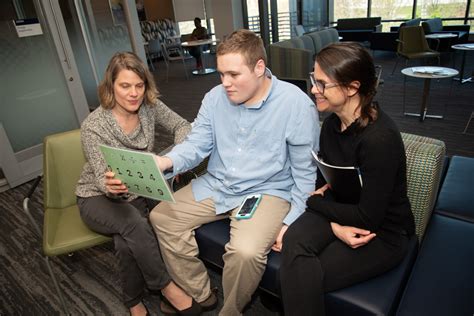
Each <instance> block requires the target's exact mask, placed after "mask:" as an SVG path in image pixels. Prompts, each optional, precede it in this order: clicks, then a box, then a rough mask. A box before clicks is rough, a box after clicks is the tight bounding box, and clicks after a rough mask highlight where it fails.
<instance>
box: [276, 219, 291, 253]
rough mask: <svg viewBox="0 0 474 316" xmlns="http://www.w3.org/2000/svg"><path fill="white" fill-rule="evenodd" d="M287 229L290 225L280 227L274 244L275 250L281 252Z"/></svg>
mask: <svg viewBox="0 0 474 316" xmlns="http://www.w3.org/2000/svg"><path fill="white" fill-rule="evenodd" d="M287 229H288V225H283V227H282V228H281V229H280V232H279V233H278V236H277V238H276V240H275V243H274V244H273V246H272V250H273V251H276V252H281V249H282V248H283V236H284V235H285V233H286V230H287Z"/></svg>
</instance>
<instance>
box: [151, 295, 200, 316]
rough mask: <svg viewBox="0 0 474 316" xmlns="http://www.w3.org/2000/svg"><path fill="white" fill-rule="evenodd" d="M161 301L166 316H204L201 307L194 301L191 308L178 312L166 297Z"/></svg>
mask: <svg viewBox="0 0 474 316" xmlns="http://www.w3.org/2000/svg"><path fill="white" fill-rule="evenodd" d="M161 299H162V301H161V302H162V304H160V309H161V311H162V312H163V314H165V315H182V316H198V315H201V314H202V307H201V305H199V303H198V302H196V301H195V300H194V299H193V301H192V303H191V307H188V308H186V309H183V310H178V309H177V308H176V307H175V306H174V305H173V304H171V302H170V301H169V300H168V299H167V298H166V297H165V296H164V295H162V296H161ZM171 310H173V311H171Z"/></svg>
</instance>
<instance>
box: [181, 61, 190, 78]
mask: <svg viewBox="0 0 474 316" xmlns="http://www.w3.org/2000/svg"><path fill="white" fill-rule="evenodd" d="M182 61H183V67H184V75H185V76H186V79H189V77H188V70H187V69H186V62H185V60H184V57H183V59H182Z"/></svg>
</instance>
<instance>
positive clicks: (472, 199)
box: [435, 156, 474, 222]
mask: <svg viewBox="0 0 474 316" xmlns="http://www.w3.org/2000/svg"><path fill="white" fill-rule="evenodd" d="M473 188H474V158H469V157H461V156H453V157H452V158H451V160H450V163H449V167H448V171H447V173H446V177H445V178H444V182H443V185H442V186H441V191H440V193H439V197H438V203H437V204H436V208H435V212H436V213H439V214H444V215H447V216H451V217H456V218H459V219H463V220H467V221H471V222H474V194H473Z"/></svg>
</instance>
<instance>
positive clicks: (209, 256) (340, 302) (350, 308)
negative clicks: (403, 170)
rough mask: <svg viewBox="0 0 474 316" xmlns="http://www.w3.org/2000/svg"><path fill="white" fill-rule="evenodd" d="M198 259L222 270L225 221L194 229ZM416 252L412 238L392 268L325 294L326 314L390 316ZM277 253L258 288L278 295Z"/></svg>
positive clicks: (227, 235) (269, 261)
mask: <svg viewBox="0 0 474 316" xmlns="http://www.w3.org/2000/svg"><path fill="white" fill-rule="evenodd" d="M196 239H197V241H198V244H199V252H200V254H199V256H200V257H201V258H202V259H203V260H204V261H207V262H210V263H212V264H214V265H216V266H218V267H221V268H222V267H223V264H224V262H223V261H222V255H223V254H224V245H225V244H226V243H227V242H228V241H229V220H221V221H217V222H213V223H209V224H206V225H203V226H202V227H200V228H199V229H197V230H196ZM417 249H418V241H417V238H416V236H413V237H412V238H411V240H410V244H409V251H408V255H407V256H406V257H405V259H404V260H403V261H402V263H401V264H400V265H399V266H398V267H396V268H395V269H393V270H391V271H389V272H387V273H385V274H383V275H381V276H379V277H376V278H373V279H371V280H368V281H365V282H362V283H359V284H356V285H353V286H350V287H348V288H345V289H341V290H338V291H334V292H331V293H328V294H326V309H327V311H328V314H329V315H342V314H351V315H371V314H373V315H391V314H393V312H394V311H395V309H396V307H397V304H398V301H399V299H400V297H401V294H402V291H403V288H404V285H405V283H406V280H407V279H408V276H409V274H410V271H411V267H412V266H413V262H414V261H415V257H416V254H417ZM279 266H280V254H279V253H275V252H273V251H272V252H270V254H269V256H268V263H267V268H266V270H265V273H264V275H263V278H262V281H261V282H260V289H261V290H263V291H265V292H268V293H270V294H272V295H274V296H277V297H278V296H279V294H280V290H279V286H280V281H279V277H278V269H279Z"/></svg>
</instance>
